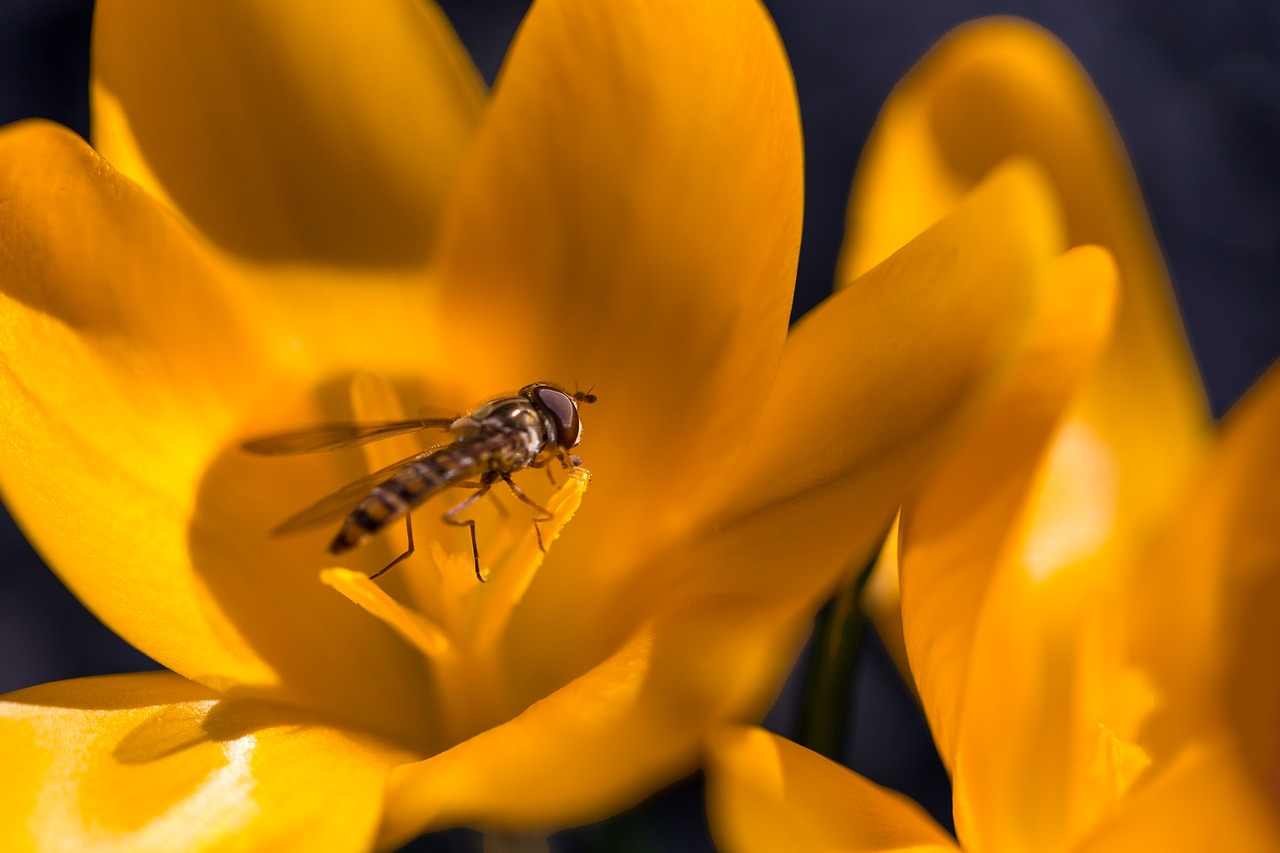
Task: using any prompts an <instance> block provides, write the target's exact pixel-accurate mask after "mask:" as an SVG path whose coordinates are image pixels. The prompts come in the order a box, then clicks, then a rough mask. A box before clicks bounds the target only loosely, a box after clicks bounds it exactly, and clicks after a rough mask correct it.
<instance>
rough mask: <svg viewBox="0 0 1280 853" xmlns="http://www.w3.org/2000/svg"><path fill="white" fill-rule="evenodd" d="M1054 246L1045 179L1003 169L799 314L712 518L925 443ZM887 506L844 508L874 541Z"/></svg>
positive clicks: (1001, 335)
mask: <svg viewBox="0 0 1280 853" xmlns="http://www.w3.org/2000/svg"><path fill="white" fill-rule="evenodd" d="M1059 240H1060V235H1059V232H1058V221H1057V216H1056V209H1055V207H1054V204H1053V201H1052V199H1051V197H1050V196H1049V195H1048V193H1047V191H1046V187H1045V184H1044V182H1043V179H1042V178H1041V176H1040V175H1039V173H1038V172H1037V171H1036V170H1035V169H1034V168H1033V167H1030V166H1029V165H1027V164H1025V163H1012V164H1010V165H1009V166H1008V167H1007V168H1005V169H1002V170H1000V171H999V172H998V173H996V174H993V175H992V176H991V178H990V180H989V181H987V182H986V183H984V184H983V185H982V187H980V188H979V189H977V190H975V192H974V193H973V194H972V196H971V197H970V198H969V199H967V200H966V201H965V202H964V203H963V204H961V205H960V206H959V207H957V208H956V210H955V211H954V213H953V215H951V216H949V217H947V218H946V219H944V220H943V221H941V222H939V223H938V224H937V225H936V226H935V227H933V228H931V229H929V230H928V231H926V232H925V233H923V234H921V235H920V236H919V237H917V238H916V239H915V240H913V241H912V242H911V243H909V244H908V245H906V246H905V247H903V249H902V250H901V251H900V252H898V253H897V254H895V255H894V256H893V257H891V258H890V259H889V260H887V261H886V262H885V263H884V264H882V265H880V266H878V267H876V268H874V269H873V270H871V271H869V272H868V273H867V274H866V275H865V276H863V277H862V278H860V279H859V280H858V281H857V282H856V284H855V285H854V286H852V287H850V288H849V289H847V290H846V291H844V292H841V293H839V294H837V295H836V296H835V297H833V298H831V299H829V300H827V301H826V302H824V303H823V304H822V305H820V306H819V307H818V308H817V309H815V310H814V311H812V312H810V314H809V315H807V316H806V317H805V318H804V320H802V321H801V322H800V323H799V324H797V326H796V328H795V329H794V330H793V331H792V333H791V335H790V336H789V337H788V339H787V343H786V349H785V352H784V354H783V358H782V363H781V365H780V367H779V370H778V375H777V379H776V381H775V383H774V385H773V387H772V389H770V392H769V394H768V396H767V397H766V398H765V399H764V401H763V403H762V404H761V406H762V413H761V416H760V423H759V426H758V429H757V430H756V432H755V434H754V436H753V438H752V442H751V444H750V446H749V447H748V449H747V452H746V453H745V454H744V455H743V457H742V458H741V459H740V460H739V461H738V464H737V466H736V472H735V477H734V478H733V479H732V480H731V481H730V482H729V484H728V486H729V488H727V489H726V493H727V494H728V495H729V499H728V502H727V504H726V506H725V508H724V509H723V510H722V511H721V512H722V514H724V515H726V516H734V515H737V516H743V515H747V514H749V513H751V512H753V511H755V510H757V509H759V508H761V507H767V506H769V505H771V504H775V503H778V502H780V501H784V500H787V499H789V498H792V497H795V496H797V495H803V494H805V493H807V492H811V491H813V490H815V489H819V488H821V487H824V486H827V485H829V484H832V483H836V482H839V481H841V480H842V479H846V478H848V477H856V476H859V475H860V473H861V472H865V471H866V470H869V469H870V468H873V467H876V466H881V465H883V462H882V459H885V458H888V457H889V456H891V455H892V454H893V452H894V451H896V450H898V449H901V448H910V447H912V445H913V443H914V442H916V441H917V439H919V438H920V437H922V436H925V435H932V434H933V431H934V429H935V427H937V426H938V424H939V423H941V422H944V421H946V420H947V415H948V413H949V412H951V411H953V410H955V409H956V408H958V407H959V406H960V404H962V403H963V402H964V401H965V400H966V399H967V395H968V394H969V393H970V392H971V391H972V390H973V388H974V387H975V385H977V384H980V382H981V380H982V379H983V378H984V377H985V376H986V375H987V374H988V372H989V371H990V370H991V369H992V367H993V365H995V364H996V363H997V362H998V361H999V360H1000V359H1001V358H1002V357H1004V356H1006V355H1007V354H1008V353H1009V349H1010V347H1011V345H1012V343H1013V340H1014V339H1015V337H1016V336H1017V334H1018V333H1019V332H1020V331H1021V327H1022V325H1023V324H1024V323H1025V322H1026V319H1027V317H1028V315H1029V313H1030V311H1031V306H1032V304H1033V303H1034V301H1035V300H1036V299H1037V297H1038V291H1039V288H1040V287H1041V285H1042V279H1043V276H1044V272H1045V270H1046V269H1047V267H1048V265H1049V263H1050V262H1051V261H1052V259H1053V258H1054V257H1055V256H1056V255H1057V254H1058V253H1059V252H1060V251H1061V245H1060V242H1059ZM797 447H805V448H812V449H813V452H805V453H797V452H796V448H797ZM913 452H914V451H913V450H907V451H906V453H905V454H904V455H905V456H911V455H912V453H913ZM911 464H912V465H913V466H914V464H915V463H914V461H913V462H912V463H911ZM885 467H888V466H885ZM884 486H885V487H886V488H888V487H889V485H888V483H885V484H884ZM899 488H900V489H902V490H903V491H905V490H906V489H907V488H909V485H903V486H901V487H899ZM901 493H902V492H901V491H900V492H899V493H898V494H899V495H900V494H901ZM895 503H896V498H893V497H890V498H889V499H888V500H885V501H876V503H875V505H874V511H868V510H867V509H865V508H863V507H860V506H858V505H853V506H847V507H845V508H844V509H845V511H846V512H847V514H848V515H849V517H850V523H851V524H855V525H858V528H857V529H858V531H859V532H862V528H863V527H867V528H869V529H871V530H873V531H874V532H875V533H878V534H883V532H884V531H885V530H886V529H887V528H888V525H889V522H890V521H891V520H892V511H893V506H894V504H895ZM853 519H865V521H854V520H853ZM853 533H854V531H852V530H846V531H845V534H846V535H853Z"/></svg>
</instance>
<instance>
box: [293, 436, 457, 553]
mask: <svg viewBox="0 0 1280 853" xmlns="http://www.w3.org/2000/svg"><path fill="white" fill-rule="evenodd" d="M437 450H439V448H437V447H433V448H431V449H429V450H424V451H422V452H421V453H415V454H413V455H412V456H410V457H409V458H408V459H401V460H400V461H399V462H395V463H392V464H391V465H388V466H387V467H385V468H380V469H379V470H377V471H374V472H373V473H372V474H366V475H365V476H363V477H361V478H360V479H359V480H356V481H355V482H352V483H347V484H346V485H345V486H343V487H342V488H341V489H338V491H336V492H334V493H333V494H331V495H329V496H327V497H324V498H321V499H320V500H318V501H316V502H315V503H313V504H312V505H311V506H309V507H307V508H306V509H304V510H303V511H302V512H299V513H298V514H296V515H293V516H290V517H289V518H286V519H285V520H284V521H282V522H281V523H280V524H279V526H277V527H276V528H275V529H274V530H272V531H271V534H272V535H273V536H279V535H281V534H284V533H296V532H298V531H300V530H306V529H307V528H310V527H317V526H319V525H321V524H327V523H329V522H331V521H337V520H338V519H340V518H345V517H346V516H347V515H348V514H349V513H350V512H351V511H352V510H353V509H355V508H356V507H357V506H358V505H359V504H360V501H362V500H364V499H365V498H366V497H367V496H368V494H369V492H371V491H373V487H374V486H377V485H378V484H379V483H381V482H382V481H383V480H386V479H388V478H390V477H391V475H392V474H394V473H395V472H396V471H398V470H400V469H401V468H403V467H404V466H406V465H410V464H412V463H414V462H417V461H418V460H419V459H425V458H426V457H428V456H430V455H431V454H432V453H435V452H436V451H437Z"/></svg>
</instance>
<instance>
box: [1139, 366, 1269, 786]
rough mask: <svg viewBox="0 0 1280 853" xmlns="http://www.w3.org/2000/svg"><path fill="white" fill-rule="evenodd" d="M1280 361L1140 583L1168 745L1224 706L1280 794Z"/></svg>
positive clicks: (1142, 621) (1237, 419) (1144, 649)
mask: <svg viewBox="0 0 1280 853" xmlns="http://www.w3.org/2000/svg"><path fill="white" fill-rule="evenodd" d="M1278 434H1280V366H1275V365H1273V366H1272V367H1271V369H1270V370H1269V371H1268V372H1267V374H1266V375H1265V376H1264V377H1263V378H1262V379H1260V380H1259V381H1258V383H1257V384H1256V385H1254V387H1253V388H1251V389H1250V390H1249V392H1248V393H1247V394H1246V395H1245V396H1244V398H1243V399H1242V400H1241V401H1240V402H1239V403H1237V404H1236V406H1235V407H1234V408H1233V409H1232V410H1231V412H1230V414H1229V415H1228V417H1227V419H1226V421H1225V423H1224V426H1223V440H1222V443H1221V446H1220V447H1219V449H1218V450H1217V452H1216V454H1215V455H1214V456H1213V458H1212V459H1211V460H1210V463H1209V465H1208V467H1207V470H1206V476H1205V478H1204V480H1203V481H1202V482H1200V483H1198V484H1197V485H1196V487H1195V488H1192V489H1190V490H1189V493H1188V497H1187V499H1186V501H1185V502H1184V505H1183V506H1182V507H1181V508H1180V509H1179V511H1178V513H1177V514H1176V515H1175V516H1174V517H1173V519H1172V521H1171V523H1170V525H1169V528H1168V535H1167V536H1166V537H1165V538H1164V539H1163V540H1162V541H1161V542H1160V543H1159V546H1158V547H1157V549H1156V551H1155V553H1153V554H1152V555H1151V559H1150V560H1148V561H1147V563H1146V565H1145V566H1144V567H1143V570H1142V572H1141V574H1139V576H1138V577H1137V578H1136V579H1135V581H1134V588H1133V598H1132V603H1131V608H1132V611H1133V613H1134V614H1135V638H1136V640H1137V644H1138V648H1139V654H1140V656H1141V658H1142V660H1143V662H1144V663H1145V664H1146V665H1147V666H1149V667H1151V669H1152V671H1153V673H1154V674H1155V677H1156V679H1157V681H1158V685H1159V688H1160V689H1161V691H1162V692H1163V693H1164V694H1165V701H1164V702H1163V704H1162V707H1161V709H1160V712H1159V715H1158V717H1157V719H1156V720H1154V721H1153V723H1152V727H1151V730H1150V732H1149V734H1150V736H1151V737H1152V739H1153V741H1154V742H1155V743H1156V744H1157V747H1158V748H1159V749H1160V750H1161V751H1162V752H1167V751H1168V750H1170V749H1173V748H1175V747H1176V745H1177V744H1179V743H1181V742H1183V741H1185V740H1186V739H1188V738H1194V737H1195V736H1196V734H1197V732H1198V730H1199V729H1201V728H1203V726H1204V724H1205V722H1206V720H1207V719H1209V718H1211V717H1213V716H1215V715H1219V714H1223V713H1225V714H1226V716H1227V719H1229V720H1230V721H1231V724H1232V726H1233V727H1234V728H1235V730H1236V731H1237V734H1238V736H1239V737H1240V738H1241V743H1242V748H1241V751H1242V753H1243V754H1244V755H1246V756H1248V757H1249V759H1250V760H1251V762H1252V764H1253V767H1254V769H1255V770H1256V771H1257V772H1258V774H1259V777H1260V778H1261V779H1263V780H1264V783H1265V784H1267V785H1270V786H1272V790H1273V791H1274V790H1280V788H1277V787H1276V786H1277V785H1280V732H1278V731H1277V727H1276V720H1277V719H1280V678H1277V676H1276V673H1277V672H1278V671H1280V659H1278V658H1277V654H1278V651H1277V650H1278V649H1280V636H1278V635H1277V623H1276V619H1275V613H1276V612H1277V611H1278V609H1280V527H1278V526H1277V523H1276V519H1277V518H1280V447H1277V444H1276V436H1277V435H1278Z"/></svg>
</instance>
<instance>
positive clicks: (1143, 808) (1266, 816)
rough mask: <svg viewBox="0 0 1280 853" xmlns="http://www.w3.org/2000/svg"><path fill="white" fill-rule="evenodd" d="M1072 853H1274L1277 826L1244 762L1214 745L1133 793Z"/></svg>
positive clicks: (1279, 834) (1279, 843)
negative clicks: (1213, 852) (1141, 852)
mask: <svg viewBox="0 0 1280 853" xmlns="http://www.w3.org/2000/svg"><path fill="white" fill-rule="evenodd" d="M1077 850H1078V851H1079V853H1131V851H1134V850H1159V851H1161V853H1179V851H1185V853H1203V851H1205V850H1230V851H1232V853H1237V851H1239V853H1273V851H1275V850H1280V820H1278V819H1277V816H1276V810H1275V803H1274V802H1269V801H1268V800H1267V799H1266V797H1265V795H1264V794H1262V793H1261V792H1260V791H1259V789H1258V788H1257V787H1256V785H1255V784H1254V781H1253V779H1252V778H1250V775H1249V772H1248V770H1247V769H1246V761H1245V760H1244V759H1242V758H1241V756H1240V755H1239V754H1238V753H1236V752H1235V750H1233V749H1232V748H1231V747H1230V746H1228V745H1227V744H1226V743H1224V742H1221V741H1217V742H1211V743H1206V744H1204V745H1203V746H1199V747H1196V748H1195V749H1192V750H1190V751H1189V752H1188V753H1187V754H1185V755H1183V756H1182V757H1181V758H1180V759H1179V760H1178V761H1177V762H1176V763H1175V764H1174V765H1173V766H1171V767H1170V768H1169V769H1168V770H1167V771H1166V772H1164V773H1163V774H1161V775H1160V776H1159V777H1158V778H1154V779H1151V780H1150V783H1149V784H1147V785H1145V786H1144V787H1142V788H1141V789H1140V790H1138V791H1135V792H1134V794H1133V796H1132V798H1131V799H1130V800H1129V801H1128V802H1126V803H1125V804H1124V809H1123V811H1122V812H1120V813H1119V814H1118V815H1117V816H1116V818H1115V819H1114V820H1112V821H1110V822H1109V823H1108V824H1107V825H1106V826H1105V827H1104V828H1103V829H1102V831H1100V832H1099V833H1098V834H1097V836H1096V837H1094V838H1092V839H1090V841H1089V842H1088V843H1086V844H1083V845H1081V846H1080V847H1078V848H1077Z"/></svg>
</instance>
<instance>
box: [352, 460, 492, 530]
mask: <svg viewBox="0 0 1280 853" xmlns="http://www.w3.org/2000/svg"><path fill="white" fill-rule="evenodd" d="M480 467H481V463H480V462H479V461H478V460H477V457H476V454H475V453H474V452H473V451H472V450H471V449H469V448H468V447H466V446H465V445H463V444H454V445H450V446H449V447H442V448H440V449H439V450H437V451H436V452H435V453H432V454H431V455H430V456H426V457H424V458H422V459H419V460H417V461H416V462H410V463H409V464H408V465H406V466H404V467H403V468H401V469H400V470H399V471H397V472H396V473H395V474H393V475H391V477H390V478H389V479H388V480H387V481H386V482H385V483H383V484H381V485H380V486H376V487H375V488H374V490H373V491H372V492H370V493H369V496H368V497H367V498H365V499H364V500H362V501H361V502H360V505H359V506H358V507H356V508H355V509H354V510H353V511H352V512H351V514H350V515H348V516H347V520H346V521H344V522H343V523H342V529H341V530H339V531H338V535H337V536H335V537H334V538H333V541H332V542H331V543H329V553H331V554H341V553H342V552H343V551H349V550H351V549H352V548H354V547H356V546H357V545H359V544H360V543H362V542H364V540H366V539H368V538H369V537H370V536H372V535H373V534H374V533H377V532H378V531H379V530H381V529H382V528H384V527H386V526H387V525H388V524H390V523H391V522H393V521H395V520H396V519H397V518H400V517H401V516H402V515H404V514H405V513H406V512H408V511H409V510H411V509H413V508H414V507H416V506H417V505H418V504H420V503H422V502H423V501H426V500H428V499H429V498H431V497H433V496H435V495H438V494H440V492H442V491H444V490H445V489H447V488H449V487H450V486H452V485H454V484H456V483H459V482H461V481H463V480H467V479H470V478H472V477H474V476H475V475H476V474H478V473H479V471H480Z"/></svg>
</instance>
